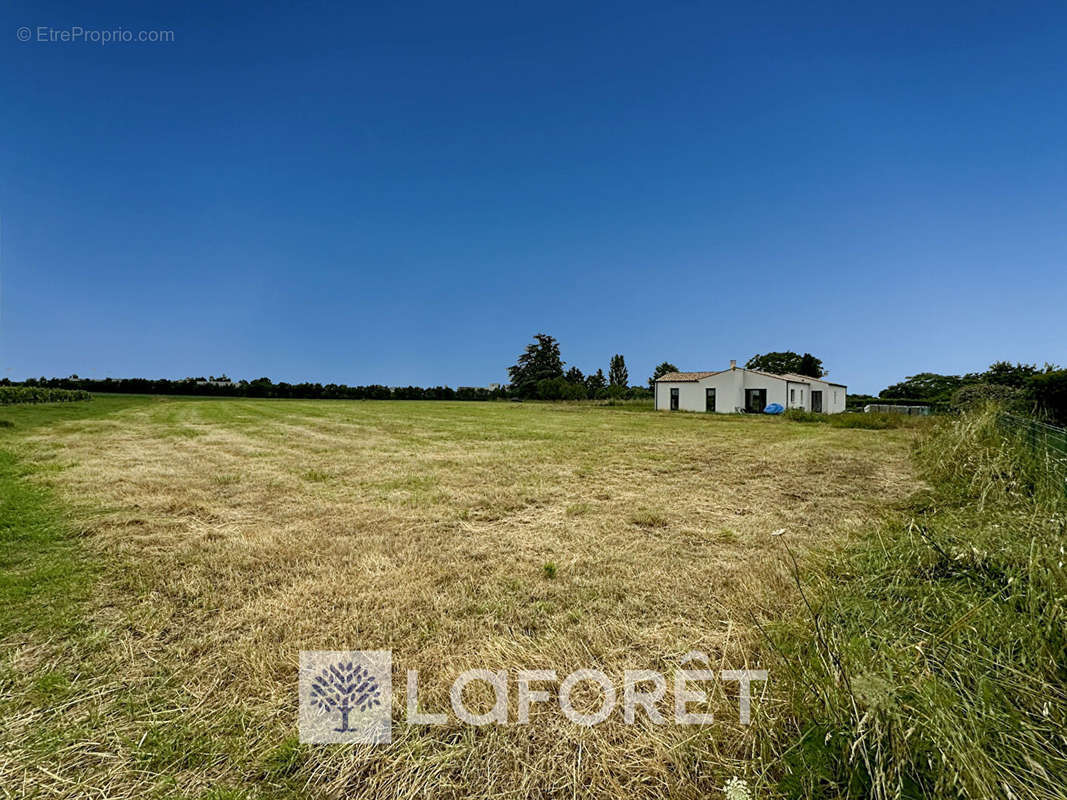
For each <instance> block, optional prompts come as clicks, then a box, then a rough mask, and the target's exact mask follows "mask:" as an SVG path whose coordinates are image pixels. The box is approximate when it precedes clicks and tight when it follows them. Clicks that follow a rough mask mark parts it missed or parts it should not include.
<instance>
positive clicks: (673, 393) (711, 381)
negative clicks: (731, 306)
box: [656, 361, 847, 414]
mask: <svg viewBox="0 0 1067 800" xmlns="http://www.w3.org/2000/svg"><path fill="white" fill-rule="evenodd" d="M846 389H847V387H846V386H845V385H844V384H840V383H830V381H824V380H822V379H821V378H809V377H808V376H806V375H793V374H791V373H789V374H785V375H772V374H771V373H769V372H759V371H757V370H754V369H743V368H741V369H739V368H738V366H737V362H736V361H731V362H730V368H729V369H724V370H721V371H719V372H668V373H667V374H666V375H664V376H663V377H662V378H660V379H659V380H657V381H656V410H657V411H716V412H718V413H720V414H733V413H735V412H741V411H745V412H748V413H750V414H758V413H760V412H762V411H763V409H764V408H766V407H767V406H768V405H770V404H771V403H778V404H779V405H781V406H782V407H783V408H800V409H803V410H805V411H821V412H822V413H824V414H839V413H841V412H842V411H844V410H845V391H846Z"/></svg>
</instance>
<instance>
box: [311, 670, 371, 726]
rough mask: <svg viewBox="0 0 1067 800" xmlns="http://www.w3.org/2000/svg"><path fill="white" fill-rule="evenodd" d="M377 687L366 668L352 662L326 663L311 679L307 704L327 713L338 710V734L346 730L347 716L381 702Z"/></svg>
mask: <svg viewBox="0 0 1067 800" xmlns="http://www.w3.org/2000/svg"><path fill="white" fill-rule="evenodd" d="M381 695H382V692H381V687H380V686H378V681H377V680H375V678H374V676H373V675H371V674H370V672H369V671H368V670H367V668H366V667H364V666H362V665H361V664H356V663H355V662H352V661H342V662H340V663H338V664H330V665H328V666H326V667H324V668H323V669H322V671H321V672H319V674H318V675H316V676H315V679H314V680H313V681H312V682H311V705H312V706H314V707H315V708H319V709H322V710H323V711H326V712H327V713H329V712H332V711H339V712H340V713H341V727H340V728H334V730H335V731H337V732H338V733H348V732H349V731H351V730H352V729H351V728H349V727H348V715H349V713H350V712H351V711H353V710H358V711H366V710H367V709H369V708H373V707H374V706H379V705H381V704H382V697H381Z"/></svg>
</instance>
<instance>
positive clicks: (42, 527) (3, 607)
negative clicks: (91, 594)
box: [0, 450, 91, 639]
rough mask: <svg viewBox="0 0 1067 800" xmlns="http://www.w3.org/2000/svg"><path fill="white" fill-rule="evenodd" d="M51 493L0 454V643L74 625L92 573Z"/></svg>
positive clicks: (18, 464)
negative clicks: (23, 635)
mask: <svg viewBox="0 0 1067 800" xmlns="http://www.w3.org/2000/svg"><path fill="white" fill-rule="evenodd" d="M79 550H80V548H79V546H78V542H77V540H76V538H75V537H74V535H73V532H72V530H71V527H70V524H69V521H68V520H66V519H65V518H64V516H63V513H62V511H61V509H60V507H59V506H58V505H57V503H56V502H55V500H54V498H53V497H52V493H51V492H50V491H49V490H48V489H46V488H45V487H42V486H40V485H38V484H35V483H34V482H32V480H30V470H29V469H28V468H27V467H26V465H25V464H23V463H22V462H20V461H19V459H18V458H17V457H16V456H15V454H14V453H12V452H10V451H8V450H0V639H6V638H7V637H9V636H12V635H15V634H29V633H30V632H31V631H32V632H34V633H39V634H44V635H50V634H55V633H60V632H67V631H69V630H70V629H71V628H73V627H75V626H76V625H77V624H78V619H79V615H78V613H77V606H78V604H79V603H80V602H81V601H82V600H84V599H85V597H86V596H87V594H88V589H89V580H90V578H91V570H90V567H89V566H88V563H87V562H86V561H85V560H84V559H83V558H81V557H80V553H79Z"/></svg>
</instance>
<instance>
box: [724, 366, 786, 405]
mask: <svg viewBox="0 0 1067 800" xmlns="http://www.w3.org/2000/svg"><path fill="white" fill-rule="evenodd" d="M737 372H740V373H742V375H743V380H744V388H745V389H766V390H767V405H770V404H771V403H780V404H781V405H782V407H783V408H788V406H787V405H786V397H787V394H786V383H787V382H786V381H784V380H782V379H781V378H772V377H771V376H770V375H760V374H759V373H757V372H750V371H749V370H747V369H746V370H737ZM734 405H735V406H739V407H742V408H743V407H744V405H745V393H744V392H740V396H739V397H738V400H737V403H735V404H734ZM730 410H731V411H733V410H734V409H733V407H731V408H730Z"/></svg>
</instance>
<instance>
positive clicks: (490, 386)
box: [485, 383, 500, 392]
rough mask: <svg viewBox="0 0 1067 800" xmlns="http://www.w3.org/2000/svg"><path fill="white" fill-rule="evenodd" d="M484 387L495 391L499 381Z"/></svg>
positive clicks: (498, 386)
mask: <svg viewBox="0 0 1067 800" xmlns="http://www.w3.org/2000/svg"><path fill="white" fill-rule="evenodd" d="M485 388H486V389H488V390H489V391H490V392H495V391H496V390H497V389H499V388H500V384H499V383H490V384H489V385H488V386H486V387H485Z"/></svg>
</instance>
